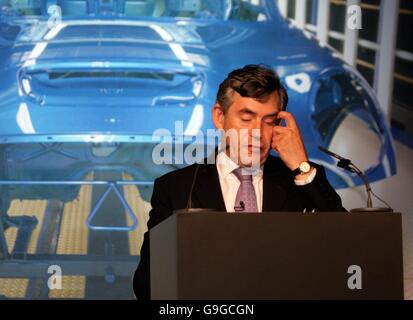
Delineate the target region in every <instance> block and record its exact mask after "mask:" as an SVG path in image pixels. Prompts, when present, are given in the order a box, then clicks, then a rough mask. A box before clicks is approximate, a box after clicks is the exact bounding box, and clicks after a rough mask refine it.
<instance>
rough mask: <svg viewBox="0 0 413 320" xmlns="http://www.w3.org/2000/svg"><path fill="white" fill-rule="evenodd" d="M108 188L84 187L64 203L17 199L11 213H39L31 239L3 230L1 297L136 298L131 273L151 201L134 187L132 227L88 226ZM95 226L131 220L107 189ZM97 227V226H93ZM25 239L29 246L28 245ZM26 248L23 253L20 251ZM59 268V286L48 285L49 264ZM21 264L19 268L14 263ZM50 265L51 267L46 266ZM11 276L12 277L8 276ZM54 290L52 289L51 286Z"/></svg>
mask: <svg viewBox="0 0 413 320" xmlns="http://www.w3.org/2000/svg"><path fill="white" fill-rule="evenodd" d="M115 175H116V174H113V173H111V174H108V173H96V172H94V173H91V174H89V175H88V176H87V177H86V179H87V180H90V179H93V180H96V179H98V180H100V179H110V180H113V179H117V180H119V178H124V179H125V180H131V177H129V176H127V175H125V174H123V175H122V177H116V176H115ZM105 190H107V189H105V188H102V187H100V186H95V185H83V186H82V187H81V188H80V191H79V194H78V197H77V199H75V200H74V201H71V202H67V203H65V204H63V203H62V202H60V201H53V200H50V201H46V200H13V201H12V204H11V206H10V208H9V210H8V212H7V214H8V216H10V217H18V216H23V215H24V216H29V217H33V216H34V217H35V219H36V220H37V224H36V225H35V227H34V229H33V230H32V231H31V233H30V236H29V239H25V238H27V237H25V236H24V234H23V231H22V234H21V235H20V236H19V235H18V232H17V231H18V230H20V229H24V228H20V229H18V228H16V227H10V228H8V229H7V230H6V231H5V232H4V234H5V238H6V241H7V246H8V252H9V255H10V256H9V258H8V259H6V260H4V262H2V263H0V297H3V298H5V299H134V298H135V296H134V293H133V289H132V277H133V273H134V270H135V269H136V266H137V263H138V261H139V256H138V255H139V250H140V247H141V245H142V241H143V234H144V232H145V231H146V222H147V217H148V212H149V209H150V205H149V204H148V203H147V202H145V201H143V200H142V198H141V197H140V194H139V190H138V188H137V187H136V186H131V185H125V186H123V187H122V190H121V192H122V194H123V196H124V198H125V199H126V201H127V203H128V205H129V207H130V209H131V210H132V211H133V213H134V214H135V215H136V218H137V220H138V225H137V227H136V228H135V230H133V231H118V230H116V231H113V230H112V231H108V230H90V228H88V226H87V224H86V220H87V217H88V215H89V214H90V212H91V210H92V207H93V206H94V205H95V204H96V202H97V201H98V200H99V199H101V198H102V194H103V193H104V192H105ZM91 225H93V226H95V227H96V226H103V227H108V228H109V230H110V227H111V226H112V227H113V229H114V230H115V229H116V228H117V227H118V228H127V227H128V226H131V225H132V219H131V217H130V216H129V215H128V214H127V212H126V210H125V208H123V207H122V203H121V201H119V199H118V198H117V197H116V194H115V193H113V192H109V193H108V194H107V197H106V198H105V201H104V202H103V203H102V206H101V207H99V208H98V210H97V211H96V215H95V217H94V218H93V219H92V221H91ZM94 229H97V228H94ZM25 240H27V241H26V242H27V244H26V245H24V242H25ZM22 251H24V252H22ZM54 265H57V266H58V267H60V268H61V275H62V278H61V286H60V287H53V285H52V286H49V285H48V280H49V279H50V277H51V276H52V272H50V273H47V271H50V270H47V269H48V268H50V266H54ZM16 266H17V267H16ZM46 267H47V268H46ZM8 274H9V276H7V275H8ZM50 288H52V289H50Z"/></svg>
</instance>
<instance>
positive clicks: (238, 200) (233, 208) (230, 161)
mask: <svg viewBox="0 0 413 320" xmlns="http://www.w3.org/2000/svg"><path fill="white" fill-rule="evenodd" d="M287 101H288V97H287V93H286V91H285V89H284V88H283V86H282V84H281V82H280V79H279V78H278V76H277V75H276V74H275V73H274V72H273V71H272V70H270V69H267V68H266V67H263V66H258V65H247V66H245V67H244V68H242V69H238V70H235V71H233V72H231V73H230V74H229V75H228V77H227V78H226V79H225V80H224V81H223V82H222V83H221V85H220V87H219V91H218V94H217V100H216V103H215V105H214V107H213V109H212V118H213V121H214V125H215V127H216V128H217V129H220V130H222V131H223V132H224V133H229V132H231V133H232V134H228V135H226V138H225V139H223V141H224V142H225V143H223V145H224V147H222V148H220V150H219V151H218V152H217V155H216V159H215V160H216V163H213V164H210V163H206V164H194V165H191V166H188V167H186V168H183V169H179V170H176V171H174V172H171V173H168V174H166V175H164V176H162V177H160V178H158V179H156V180H155V183H154V190H153V194H152V199H151V204H152V210H151V212H150V213H149V215H150V218H149V222H148V229H149V230H150V229H151V228H153V227H154V226H155V225H157V224H158V223H160V222H162V221H163V220H164V219H166V218H167V217H169V216H170V215H171V214H172V213H173V211H174V210H177V209H183V208H186V207H187V203H188V195H189V194H190V190H191V186H192V185H193V188H192V190H193V192H192V194H191V199H190V201H191V203H192V207H194V208H196V207H197V208H210V209H213V210H217V211H227V212H237V211H238V212H249V213H250V212H262V211H295V212H297V211H299V212H302V211H303V210H307V211H313V210H316V211H345V209H344V208H343V207H342V205H341V199H340V197H339V196H338V195H337V193H336V192H335V191H334V189H333V188H332V187H331V185H330V184H329V183H328V181H327V179H326V176H325V172H324V168H323V167H321V166H319V165H317V164H315V163H310V162H309V161H308V158H307V154H306V151H305V147H304V144H303V141H302V138H301V134H300V130H299V128H298V126H297V124H296V122H295V119H294V117H293V116H292V115H291V114H290V113H288V112H286V111H285V109H286V106H287ZM282 121H284V122H285V126H281V125H280V122H282ZM234 133H235V134H234ZM257 133H258V134H257ZM233 137H235V139H234V138H233ZM271 149H272V150H274V151H275V152H276V153H277V154H278V155H279V157H274V156H271V155H270V151H271ZM149 272H150V266H149V231H148V232H146V233H145V236H144V242H143V245H142V249H141V260H140V263H139V266H138V268H137V270H136V273H135V277H134V291H135V294H136V296H137V297H138V299H150V275H149Z"/></svg>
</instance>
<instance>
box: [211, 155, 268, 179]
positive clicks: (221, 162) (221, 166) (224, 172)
mask: <svg viewBox="0 0 413 320" xmlns="http://www.w3.org/2000/svg"><path fill="white" fill-rule="evenodd" d="M216 164H217V169H218V172H219V174H220V176H221V177H222V178H224V179H225V178H226V177H227V176H228V175H230V174H232V171H234V170H235V169H238V168H239V165H238V164H236V163H235V162H234V161H233V160H232V159H231V158H230V157H228V155H227V154H226V152H225V151H220V152H219V153H218V155H217V158H216ZM244 169H245V170H249V171H251V175H253V176H258V177H262V175H263V166H261V167H260V168H258V169H250V168H244Z"/></svg>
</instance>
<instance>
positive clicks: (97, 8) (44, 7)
mask: <svg viewBox="0 0 413 320" xmlns="http://www.w3.org/2000/svg"><path fill="white" fill-rule="evenodd" d="M0 15H1V16H2V17H5V16H9V17H13V16H14V17H21V16H44V17H47V16H50V17H52V18H54V17H56V15H59V16H61V17H62V18H63V19H65V18H68V19H71V18H80V17H85V18H88V19H91V18H94V19H98V18H114V19H116V18H139V17H153V18H162V17H169V18H188V19H215V20H242V21H264V20H267V18H268V15H267V13H266V10H265V1H263V0H54V1H50V0H0Z"/></svg>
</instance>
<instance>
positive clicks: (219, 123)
mask: <svg viewBox="0 0 413 320" xmlns="http://www.w3.org/2000/svg"><path fill="white" fill-rule="evenodd" d="M212 121H213V122H214V125H215V128H217V129H224V122H225V114H224V110H222V107H221V105H220V104H219V103H218V102H217V103H215V104H214V107H213V108H212Z"/></svg>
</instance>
